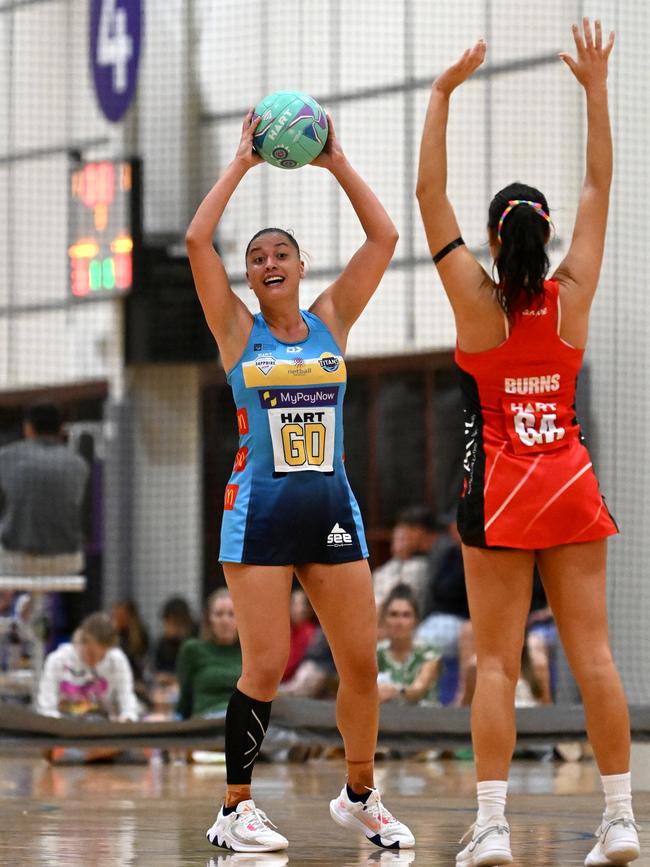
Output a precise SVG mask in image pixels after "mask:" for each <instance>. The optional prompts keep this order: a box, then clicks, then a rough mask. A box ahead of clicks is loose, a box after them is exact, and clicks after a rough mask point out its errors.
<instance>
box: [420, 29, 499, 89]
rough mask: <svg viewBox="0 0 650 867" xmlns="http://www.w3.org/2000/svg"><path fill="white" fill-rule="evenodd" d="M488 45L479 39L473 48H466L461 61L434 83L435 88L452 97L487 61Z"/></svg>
mask: <svg viewBox="0 0 650 867" xmlns="http://www.w3.org/2000/svg"><path fill="white" fill-rule="evenodd" d="M486 51H487V43H486V42H485V40H483V39H479V40H478V42H476V43H475V44H474V46H473V47H472V48H466V49H465V51H464V52H463V54H462V56H461V57H460V59H459V60H457V61H456V62H455V63H453V64H452V65H451V66H450V67H449V68H448V69H446V70H445V71H444V72H442V73H441V74H440V75H439V76H438V78H436V80H435V81H434V82H433V86H434V87H435V88H437V89H438V90H440V91H441V92H442V93H444V94H445V95H446V96H450V95H451V93H452V91H454V90H456V88H457V87H458V86H459V85H460V84H462V83H463V82H464V81H466V80H467V79H468V78H469V77H470V75H472V73H474V72H476V70H477V69H478V68H479V66H480V65H481V64H482V63H483V61H484V60H485V53H486Z"/></svg>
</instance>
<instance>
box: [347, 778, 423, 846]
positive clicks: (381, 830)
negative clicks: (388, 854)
mask: <svg viewBox="0 0 650 867" xmlns="http://www.w3.org/2000/svg"><path fill="white" fill-rule="evenodd" d="M330 815H331V817H332V819H334V821H335V822H336V823H337V825H342V826H343V827H344V828H352V829H353V830H355V831H361V833H362V834H364V835H365V836H366V837H367V838H368V839H369V840H370V842H371V843H374V844H375V846H380V847H381V848H382V849H411V848H412V847H413V846H415V837H414V836H413V834H411V832H410V830H409V829H408V828H407V827H406V825H403V824H402V823H401V822H400V821H399V820H398V819H396V818H395V816H393V815H392V814H391V813H390V812H389V811H388V810H387V809H386V807H384V805H383V804H382V802H381V798H380V797H379V792H378V791H377V789H370V795H369V796H368V798H367V800H366V801H365V802H364V801H351V800H350V798H349V797H348V792H347V786H343V788H342V789H341V794H340V795H339V796H338V798H335V799H334V800H333V801H330Z"/></svg>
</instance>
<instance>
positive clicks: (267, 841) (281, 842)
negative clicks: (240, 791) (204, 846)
mask: <svg viewBox="0 0 650 867" xmlns="http://www.w3.org/2000/svg"><path fill="white" fill-rule="evenodd" d="M270 825H273V822H271V820H270V819H269V818H268V817H267V816H266V814H265V813H263V812H262V811H261V810H258V809H257V807H256V806H255V802H254V801H253V800H251V799H249V800H248V801H241V802H240V803H239V804H237V809H236V810H234V811H233V812H232V813H229V814H228V815H227V816H224V814H223V805H222V806H221V808H220V810H219V815H218V816H217V818H216V820H215V823H214V825H213V826H212V827H211V828H209V829H208V830H207V832H206V835H205V836H206V837H207V838H208V840H209V841H210V843H212V845H213V846H221V847H222V848H223V849H232V850H233V851H235V852H276V851H278V850H279V849H286V848H287V846H288V845H289V841H288V840H287V839H286V838H285V837H283V836H282V834H278V833H277V832H276V831H273V830H271V828H270V827H269V826H270ZM273 827H274V828H275V825H273Z"/></svg>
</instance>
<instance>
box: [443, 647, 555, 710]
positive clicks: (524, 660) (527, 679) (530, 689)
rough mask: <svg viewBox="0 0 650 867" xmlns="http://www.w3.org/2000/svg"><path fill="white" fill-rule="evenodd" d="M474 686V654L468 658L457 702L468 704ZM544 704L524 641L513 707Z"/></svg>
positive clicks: (541, 689)
mask: <svg viewBox="0 0 650 867" xmlns="http://www.w3.org/2000/svg"><path fill="white" fill-rule="evenodd" d="M475 686H476V656H474V657H473V658H472V659H471V660H470V664H469V667H468V671H467V678H466V681H465V691H464V695H463V696H462V698H461V700H460V702H459V704H461V705H470V704H471V703H472V697H473V696H474V688H475ZM540 704H545V702H544V696H543V687H542V684H541V683H540V681H539V678H538V677H537V673H536V671H535V669H534V667H533V665H532V661H531V658H530V654H529V653H528V648H527V646H526V643H525V642H524V644H523V647H522V649H521V669H520V672H519V679H518V680H517V685H516V687H515V707H537V706H538V705H540Z"/></svg>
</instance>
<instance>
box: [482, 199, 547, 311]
mask: <svg viewBox="0 0 650 867" xmlns="http://www.w3.org/2000/svg"><path fill="white" fill-rule="evenodd" d="M512 201H521V202H522V204H520V205H514V206H513V207H512V208H511V209H510V210H509V211H508V213H507V214H506V216H505V218H504V219H503V223H502V225H501V227H500V229H501V239H500V242H499V241H498V240H497V234H498V231H499V222H500V221H501V218H502V216H503V214H504V211H506V209H507V208H508V205H509V203H510V202H512ZM526 202H536V203H538V204H539V205H541V208H542V210H543V211H544V213H545V214H546V215H548V213H549V210H548V202H547V201H546V198H545V196H544V195H543V193H541V192H540V191H539V190H536V189H535V188H534V187H529V186H527V185H526V184H521V183H518V182H517V183H514V184H510V185H509V186H507V187H504V189H502V190H500V191H499V192H498V193H497V194H496V196H495V197H494V198H493V199H492V202H491V203H490V212H489V218H488V227H489V229H490V230H491V232H492V233H493V239H494V240H495V241H496V242H497V243H498V253H497V257H496V259H495V261H494V267H495V268H496V271H497V275H498V277H499V280H498V293H499V302H500V303H501V306H502V307H503V309H504V310H505V312H506V313H513V312H514V311H517V310H523V309H524V308H525V307H531V306H533V307H534V306H536V305H537V304H538V303H539V302H540V301H541V300H542V298H543V295H544V278H545V277H546V275H547V273H548V269H549V264H550V263H549V260H548V256H547V255H546V242H547V241H548V238H549V234H550V228H549V221H548V220H547V219H545V218H544V217H543V216H542V214H541V213H540V212H539V210H538V209H537V208H535V207H533V206H531V205H530V204H526Z"/></svg>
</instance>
